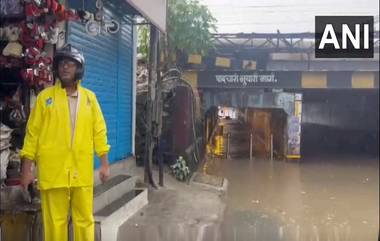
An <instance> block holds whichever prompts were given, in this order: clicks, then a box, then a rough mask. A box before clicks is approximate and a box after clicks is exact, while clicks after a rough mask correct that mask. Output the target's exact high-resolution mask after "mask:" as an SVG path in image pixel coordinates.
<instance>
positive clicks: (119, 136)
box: [67, 5, 133, 167]
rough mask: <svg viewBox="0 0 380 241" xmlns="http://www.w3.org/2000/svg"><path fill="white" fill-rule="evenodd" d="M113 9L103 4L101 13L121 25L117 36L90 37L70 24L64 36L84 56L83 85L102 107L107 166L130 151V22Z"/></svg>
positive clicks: (119, 11) (128, 154)
mask: <svg viewBox="0 0 380 241" xmlns="http://www.w3.org/2000/svg"><path fill="white" fill-rule="evenodd" d="M119 7H120V6H119ZM116 9H117V8H116V7H115V6H114V5H105V9H104V10H105V11H104V13H105V15H106V17H108V18H113V19H115V20H117V21H118V22H119V23H121V28H120V31H119V32H118V33H116V34H109V33H105V32H102V33H101V34H100V35H97V36H91V35H89V34H87V33H86V32H85V30H84V26H83V25H82V24H80V23H76V22H69V24H68V34H67V36H68V42H69V43H71V44H72V45H73V46H74V47H76V48H78V49H79V50H81V51H83V53H84V56H85V59H86V66H85V76H84V79H83V82H82V85H83V86H84V87H86V88H88V89H90V90H92V91H94V92H95V94H96V96H97V98H98V101H99V103H100V106H101V108H102V111H103V115H104V118H105V120H106V124H107V131H108V142H109V144H110V145H111V152H110V154H109V159H110V163H114V162H117V161H119V160H121V159H124V158H127V157H129V156H130V155H131V152H132V146H131V145H132V108H133V106H132V104H133V103H132V63H133V62H132V47H133V46H132V45H133V41H132V23H131V21H130V20H129V19H128V18H127V16H122V13H121V10H120V9H117V10H116ZM98 166H99V161H98V160H97V161H96V164H95V167H98Z"/></svg>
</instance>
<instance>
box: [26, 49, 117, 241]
mask: <svg viewBox="0 0 380 241" xmlns="http://www.w3.org/2000/svg"><path fill="white" fill-rule="evenodd" d="M84 63H85V61H84V57H83V55H82V54H81V53H80V52H79V51H78V50H76V49H75V48H73V47H71V46H70V45H66V46H65V47H63V48H62V49H61V50H59V51H57V53H56V55H55V57H54V63H53V69H54V71H55V73H56V75H57V77H58V78H57V79H56V83H55V85H54V86H52V87H48V88H46V89H44V90H43V91H42V92H41V93H40V94H39V95H38V96H37V100H36V103H35V106H34V108H33V109H32V111H31V114H30V117H29V120H28V124H27V130H26V136H25V140H24V146H23V149H22V150H21V158H22V160H23V165H22V170H21V184H22V185H23V186H24V187H27V186H28V184H30V183H31V182H32V180H33V178H34V177H33V174H32V169H31V168H32V163H33V162H35V164H36V166H37V173H38V178H37V180H38V186H39V189H40V193H41V206H42V218H43V223H44V237H45V241H67V239H68V233H67V230H68V229H67V227H68V216H69V213H70V212H69V211H70V210H71V217H72V221H73V227H74V240H75V241H93V240H94V218H93V180H94V177H93V175H94V161H93V157H94V151H95V153H96V155H97V156H99V157H100V160H101V167H100V169H99V178H100V179H101V181H102V182H105V181H106V180H107V178H108V177H109V175H110V173H109V165H108V157H107V155H108V152H109V150H110V146H109V145H108V144H107V133H106V132H107V130H106V124H105V121H104V118H103V114H102V112H101V109H100V106H99V103H98V101H97V99H96V96H95V94H94V93H93V92H91V91H90V90H88V89H85V88H83V87H81V85H80V81H81V79H82V77H83V73H84Z"/></svg>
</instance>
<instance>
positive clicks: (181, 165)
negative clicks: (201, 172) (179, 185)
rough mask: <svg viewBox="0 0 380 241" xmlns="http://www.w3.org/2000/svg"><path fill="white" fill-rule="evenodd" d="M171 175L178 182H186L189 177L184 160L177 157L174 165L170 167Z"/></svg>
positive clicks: (188, 170)
mask: <svg viewBox="0 0 380 241" xmlns="http://www.w3.org/2000/svg"><path fill="white" fill-rule="evenodd" d="M170 168H171V171H172V174H173V175H174V176H175V178H176V179H177V180H179V181H182V182H184V181H186V180H187V178H188V177H189V175H190V169H189V167H188V166H187V164H186V160H185V159H183V157H182V156H179V157H178V159H177V160H176V163H174V164H173V165H171V166H170Z"/></svg>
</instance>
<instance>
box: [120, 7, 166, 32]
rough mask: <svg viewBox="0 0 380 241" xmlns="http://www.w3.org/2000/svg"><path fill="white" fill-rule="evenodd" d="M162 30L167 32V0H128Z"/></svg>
mask: <svg viewBox="0 0 380 241" xmlns="http://www.w3.org/2000/svg"><path fill="white" fill-rule="evenodd" d="M127 2H128V3H129V4H130V5H131V6H132V7H134V8H135V9H136V10H137V11H138V12H139V13H141V15H142V16H143V17H144V18H146V19H147V20H149V21H150V22H151V23H152V24H153V25H154V26H156V27H157V28H158V29H159V30H160V31H161V32H164V33H165V32H166V0H154V1H152V0H127Z"/></svg>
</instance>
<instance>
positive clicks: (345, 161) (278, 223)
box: [202, 123, 379, 241]
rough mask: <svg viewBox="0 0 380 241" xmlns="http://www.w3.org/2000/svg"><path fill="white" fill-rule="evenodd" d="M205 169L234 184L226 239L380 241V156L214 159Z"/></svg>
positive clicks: (226, 218)
mask: <svg viewBox="0 0 380 241" xmlns="http://www.w3.org/2000/svg"><path fill="white" fill-rule="evenodd" d="M235 124H236V123H235ZM227 125H228V124H227ZM233 129H236V130H239V129H240V128H231V130H233ZM243 144H245V143H242V145H243ZM236 146H237V147H238V148H242V146H239V145H236ZM233 148H234V146H231V152H233ZM245 149H246V148H245ZM202 169H203V172H205V173H207V174H211V175H217V176H224V177H226V178H227V179H228V181H229V187H228V194H227V200H226V202H227V211H226V214H225V216H224V221H223V226H222V229H221V232H222V239H223V241H280V240H289V241H375V240H378V234H379V158H378V157H369V156H364V155H356V156H353V155H346V156H345V155H342V154H341V155H326V156H323V155H321V154H319V155H315V156H312V157H307V158H305V159H303V160H301V161H300V162H291V161H287V162H285V161H272V162H271V161H269V160H264V159H254V160H249V158H245V157H243V158H230V159H225V158H210V159H208V160H207V161H206V163H205V165H204V166H203V168H202Z"/></svg>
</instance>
